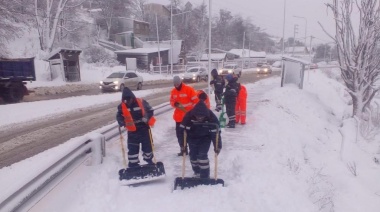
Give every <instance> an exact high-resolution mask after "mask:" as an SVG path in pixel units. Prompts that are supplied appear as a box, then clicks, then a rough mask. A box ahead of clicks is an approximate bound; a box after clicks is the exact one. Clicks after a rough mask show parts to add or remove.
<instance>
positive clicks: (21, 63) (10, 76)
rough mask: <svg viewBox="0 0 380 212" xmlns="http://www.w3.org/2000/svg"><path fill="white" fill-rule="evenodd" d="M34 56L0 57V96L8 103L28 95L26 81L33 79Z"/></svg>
mask: <svg viewBox="0 0 380 212" xmlns="http://www.w3.org/2000/svg"><path fill="white" fill-rule="evenodd" d="M35 80H36V72H35V69H34V58H22V59H5V58H0V97H1V98H2V99H3V100H4V101H5V102H8V103H14V102H19V101H21V100H22V99H23V98H24V96H25V95H29V91H28V89H27V88H26V86H25V85H26V81H30V82H31V81H35Z"/></svg>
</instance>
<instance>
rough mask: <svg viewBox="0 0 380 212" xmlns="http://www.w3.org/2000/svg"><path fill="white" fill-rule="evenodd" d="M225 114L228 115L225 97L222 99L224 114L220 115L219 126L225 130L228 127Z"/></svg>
mask: <svg viewBox="0 0 380 212" xmlns="http://www.w3.org/2000/svg"><path fill="white" fill-rule="evenodd" d="M224 114H226V112H224V97H223V98H222V112H221V113H220V115H219V124H220V128H225V127H226V122H227V120H226V118H225V117H224Z"/></svg>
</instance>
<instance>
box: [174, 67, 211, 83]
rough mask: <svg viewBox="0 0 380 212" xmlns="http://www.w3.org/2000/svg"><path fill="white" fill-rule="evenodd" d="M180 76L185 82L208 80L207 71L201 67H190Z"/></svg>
mask: <svg viewBox="0 0 380 212" xmlns="http://www.w3.org/2000/svg"><path fill="white" fill-rule="evenodd" d="M181 78H182V80H183V81H185V82H189V81H190V82H200V81H201V80H205V81H207V80H208V71H207V69H206V68H203V67H191V68H189V69H187V71H186V72H185V73H184V74H183V75H181Z"/></svg>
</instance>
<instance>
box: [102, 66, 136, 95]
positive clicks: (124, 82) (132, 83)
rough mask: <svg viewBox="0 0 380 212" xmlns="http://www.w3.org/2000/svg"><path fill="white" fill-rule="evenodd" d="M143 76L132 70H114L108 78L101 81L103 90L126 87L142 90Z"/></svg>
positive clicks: (117, 89) (115, 89)
mask: <svg viewBox="0 0 380 212" xmlns="http://www.w3.org/2000/svg"><path fill="white" fill-rule="evenodd" d="M142 86H143V78H142V77H141V76H139V75H137V74H136V73H135V72H131V71H119V72H113V73H112V74H110V75H109V76H108V77H107V78H106V79H104V80H103V81H100V85H99V88H100V89H101V90H102V91H123V89H124V87H128V88H130V89H135V88H136V89H137V90H141V89H142Z"/></svg>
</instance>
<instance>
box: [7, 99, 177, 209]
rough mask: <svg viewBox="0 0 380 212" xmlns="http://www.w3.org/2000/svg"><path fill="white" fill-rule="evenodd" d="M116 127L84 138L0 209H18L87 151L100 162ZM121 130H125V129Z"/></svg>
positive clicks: (161, 111)
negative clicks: (106, 144)
mask: <svg viewBox="0 0 380 212" xmlns="http://www.w3.org/2000/svg"><path fill="white" fill-rule="evenodd" d="M153 109H154V110H155V116H159V115H161V114H164V113H167V112H169V111H170V110H172V107H171V106H170V105H169V104H168V103H164V104H161V105H158V106H156V107H153ZM117 128H118V124H117V123H114V124H111V125H109V126H107V127H106V129H103V131H102V132H100V133H96V134H93V137H92V138H90V139H86V140H84V141H83V142H82V143H81V144H80V145H78V146H77V147H75V148H74V149H73V150H71V151H70V152H68V153H67V154H66V155H65V156H63V157H62V158H60V159H59V160H58V161H56V162H54V163H53V164H51V165H50V166H49V167H48V168H46V169H45V170H44V171H42V172H41V173H40V174H38V175H37V176H36V177H34V178H33V179H31V180H30V181H29V182H28V183H26V184H25V185H23V186H22V187H21V188H19V189H18V190H16V191H14V192H13V193H12V194H11V195H10V196H9V197H7V198H6V199H5V200H3V201H2V202H1V203H0V211H18V210H19V209H20V208H22V207H23V206H24V205H25V204H26V203H28V201H29V200H31V199H32V198H33V197H35V196H37V194H39V193H40V192H41V191H42V190H43V189H44V188H45V187H47V186H48V185H49V184H50V183H52V182H53V181H54V180H56V179H58V178H59V177H61V176H62V174H64V173H65V171H67V170H68V169H69V168H70V167H72V166H73V165H74V164H78V163H79V161H80V160H85V159H86V156H87V154H89V153H93V154H99V155H98V156H97V157H98V158H100V161H98V163H101V162H102V161H101V160H102V157H105V155H106V149H105V142H106V141H109V140H111V139H113V138H115V137H117V136H119V131H118V129H117ZM123 130H124V131H125V129H123ZM61 178H62V177H61Z"/></svg>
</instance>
